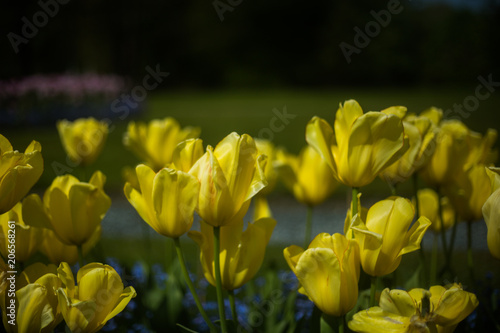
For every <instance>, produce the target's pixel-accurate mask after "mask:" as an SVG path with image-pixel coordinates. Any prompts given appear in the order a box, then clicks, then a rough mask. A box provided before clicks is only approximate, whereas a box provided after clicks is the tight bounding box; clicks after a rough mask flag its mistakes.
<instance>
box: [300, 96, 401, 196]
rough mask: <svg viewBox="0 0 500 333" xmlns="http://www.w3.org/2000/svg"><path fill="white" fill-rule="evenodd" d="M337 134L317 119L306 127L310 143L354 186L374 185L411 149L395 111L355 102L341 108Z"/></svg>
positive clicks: (348, 184)
mask: <svg viewBox="0 0 500 333" xmlns="http://www.w3.org/2000/svg"><path fill="white" fill-rule="evenodd" d="M334 127H335V133H334V131H333V129H332V127H331V126H330V125H329V124H328V123H327V122H326V121H325V120H323V119H321V118H318V117H314V118H313V119H311V121H309V123H308V124H307V127H306V140H307V142H308V143H309V144H310V145H311V146H312V147H314V149H316V150H317V151H318V153H319V154H320V155H321V157H322V158H323V159H324V160H325V161H326V163H327V164H328V165H329V166H330V168H331V169H332V170H333V175H334V176H335V177H336V178H337V179H338V180H339V181H340V182H341V183H343V184H345V185H347V186H350V187H361V186H365V185H368V184H370V183H371V182H372V181H373V180H374V179H375V177H377V176H378V174H379V173H380V171H382V170H383V169H385V168H386V167H388V166H389V165H391V164H393V163H394V162H395V161H396V160H397V159H399V158H400V157H401V156H403V154H404V153H405V152H406V150H407V149H408V142H407V140H405V138H404V130H403V125H402V122H401V119H400V118H399V117H398V116H397V115H395V114H394V112H387V113H384V112H368V113H365V114H363V110H362V109H361V107H360V106H359V104H358V103H357V102H356V101H354V100H349V101H346V102H345V103H344V105H340V108H339V109H338V111H337V114H336V119H335V125H334Z"/></svg>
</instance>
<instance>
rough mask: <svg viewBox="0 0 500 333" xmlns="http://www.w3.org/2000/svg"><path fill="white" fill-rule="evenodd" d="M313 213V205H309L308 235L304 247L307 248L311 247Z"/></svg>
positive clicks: (307, 218)
mask: <svg viewBox="0 0 500 333" xmlns="http://www.w3.org/2000/svg"><path fill="white" fill-rule="evenodd" d="M312 214H313V207H312V206H307V217H306V236H305V238H304V249H307V248H308V247H309V242H310V241H311V232H312Z"/></svg>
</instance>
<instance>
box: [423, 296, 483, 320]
mask: <svg viewBox="0 0 500 333" xmlns="http://www.w3.org/2000/svg"><path fill="white" fill-rule="evenodd" d="M432 291H433V290H432V288H431V293H432ZM433 294H434V293H433ZM478 305H479V302H478V300H477V298H476V295H474V294H472V293H468V292H466V291H464V290H462V288H461V287H459V288H457V287H451V288H449V289H448V290H446V291H444V293H442V294H441V298H440V300H439V303H438V305H437V308H436V309H435V310H434V314H435V315H436V318H435V321H436V324H438V325H441V326H452V325H456V324H458V323H459V322H461V321H462V320H464V319H465V318H466V317H467V316H468V315H470V314H471V313H472V311H474V309H475V308H476V307H477V306H478Z"/></svg>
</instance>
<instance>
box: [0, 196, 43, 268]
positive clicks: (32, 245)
mask: <svg viewBox="0 0 500 333" xmlns="http://www.w3.org/2000/svg"><path fill="white" fill-rule="evenodd" d="M21 207H22V205H21V203H20V202H18V203H17V205H15V206H14V208H12V209H11V210H10V211H8V212H7V213H5V214H2V215H0V253H2V256H3V257H4V258H7V257H8V255H9V253H15V254H16V260H17V261H20V262H26V261H27V260H28V259H29V258H30V257H31V256H32V255H33V254H35V252H36V251H38V248H39V247H40V245H41V243H42V236H43V229H42V228H36V227H32V226H30V225H28V224H26V223H25V222H24V220H23V216H22V213H21V209H22V208H21ZM9 221H12V222H14V223H13V224H11V223H9ZM11 226H13V228H11ZM9 235H11V237H12V236H14V237H12V238H11V237H9Z"/></svg>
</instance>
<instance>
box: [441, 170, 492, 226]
mask: <svg viewBox="0 0 500 333" xmlns="http://www.w3.org/2000/svg"><path fill="white" fill-rule="evenodd" d="M445 191H446V194H447V195H448V197H449V198H450V201H451V203H452V204H453V207H454V208H455V211H456V212H457V213H458V216H459V217H460V218H461V219H462V220H464V221H468V222H473V221H477V220H480V219H482V217H483V213H482V208H483V205H484V203H485V202H486V200H487V199H488V197H489V196H490V194H491V181H490V178H489V177H488V174H487V173H486V170H485V166H484V165H481V164H478V165H475V166H472V167H470V168H469V169H468V170H466V171H465V172H464V173H462V176H461V177H460V178H458V179H457V180H455V182H453V183H451V184H450V185H448V186H447V187H446V188H445Z"/></svg>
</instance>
